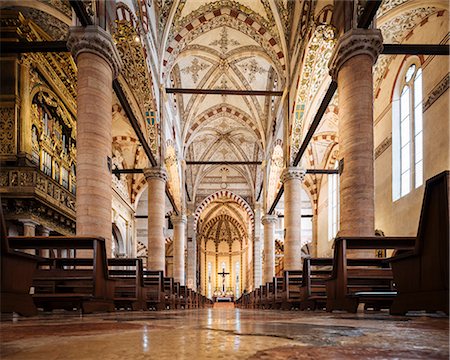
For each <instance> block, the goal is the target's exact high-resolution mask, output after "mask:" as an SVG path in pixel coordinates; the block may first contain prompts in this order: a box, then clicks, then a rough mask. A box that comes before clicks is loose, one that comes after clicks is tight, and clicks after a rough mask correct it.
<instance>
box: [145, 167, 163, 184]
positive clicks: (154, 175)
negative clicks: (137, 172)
mask: <svg viewBox="0 0 450 360" xmlns="http://www.w3.org/2000/svg"><path fill="white" fill-rule="evenodd" d="M144 176H145V178H146V179H147V181H148V180H150V179H156V180H160V181H162V182H167V171H166V170H165V169H164V168H162V167H154V168H150V169H144Z"/></svg>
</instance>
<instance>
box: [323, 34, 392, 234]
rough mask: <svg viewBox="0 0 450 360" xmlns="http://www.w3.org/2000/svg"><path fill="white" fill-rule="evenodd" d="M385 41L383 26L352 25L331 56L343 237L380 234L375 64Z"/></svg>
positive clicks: (341, 230) (341, 231)
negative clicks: (335, 85)
mask: <svg viewBox="0 0 450 360" xmlns="http://www.w3.org/2000/svg"><path fill="white" fill-rule="evenodd" d="M382 43H383V40H382V36H381V32H380V30H372V29H371V30H366V29H352V30H350V31H348V32H347V33H345V34H344V35H343V36H341V38H340V39H339V42H338V44H337V46H336V49H335V53H334V54H333V57H332V58H331V60H330V65H329V66H330V69H331V70H330V74H331V76H332V77H333V79H334V80H336V81H337V83H338V91H339V154H340V157H341V159H340V160H341V161H343V168H342V172H341V175H340V230H339V235H341V236H343V235H345V236H373V235H374V230H375V214H374V209H375V202H374V143H373V74H372V66H373V64H374V63H375V61H376V59H377V57H378V54H379V53H380V52H381V50H382Z"/></svg>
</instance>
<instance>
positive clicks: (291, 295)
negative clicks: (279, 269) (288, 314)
mask: <svg viewBox="0 0 450 360" xmlns="http://www.w3.org/2000/svg"><path fill="white" fill-rule="evenodd" d="M302 280H303V272H302V270H284V289H283V300H282V304H281V308H282V309H283V310H291V309H295V308H297V309H298V308H300V286H301V285H302Z"/></svg>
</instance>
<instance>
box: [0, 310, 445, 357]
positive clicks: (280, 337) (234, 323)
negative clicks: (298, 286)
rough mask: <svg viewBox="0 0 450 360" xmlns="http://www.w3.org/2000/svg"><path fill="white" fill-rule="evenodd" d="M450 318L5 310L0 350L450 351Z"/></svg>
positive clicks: (89, 353)
mask: <svg viewBox="0 0 450 360" xmlns="http://www.w3.org/2000/svg"><path fill="white" fill-rule="evenodd" d="M448 325H449V322H448V318H447V317H445V316H443V315H441V316H440V315H434V316H430V315H428V316H425V315H423V314H413V315H411V316H407V317H392V316H389V315H388V314H387V313H384V312H378V313H358V314H347V313H338V314H335V313H333V314H328V313H326V312H299V311H272V310H261V311H257V310H239V309H223V308H222V309H202V310H186V311H183V310H180V311H164V312H117V313H110V314H95V315H88V316H80V315H79V314H78V313H65V312H61V313H57V314H48V315H47V314H45V315H40V316H37V317H33V318H22V317H11V316H3V317H2V321H1V323H0V336H1V345H0V346H1V347H0V350H1V351H0V358H1V359H2V360H3V359H5V360H6V359H27V360H40V359H45V360H56V359H58V360H59V359H64V360H66V359H67V360H71V359H76V360H80V359H102V360H115V359H130V360H131V359H133V360H139V359H193V360H197V359H271V360H272V359H273V360H278V359H289V360H293V359H317V360H320V359H374V360H375V359H377V360H379V359H448V358H449V343H448V341H449V332H448V329H449V328H448Z"/></svg>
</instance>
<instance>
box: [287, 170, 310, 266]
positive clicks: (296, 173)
mask: <svg viewBox="0 0 450 360" xmlns="http://www.w3.org/2000/svg"><path fill="white" fill-rule="evenodd" d="M304 178H305V170H303V169H299V168H297V167H288V168H286V169H284V170H283V173H282V174H281V181H282V182H283V184H284V229H285V238H284V270H301V268H302V255H301V254H302V235H301V234H302V228H301V220H302V218H301V212H302V203H301V200H302V199H301V189H302V182H303V180H304Z"/></svg>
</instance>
